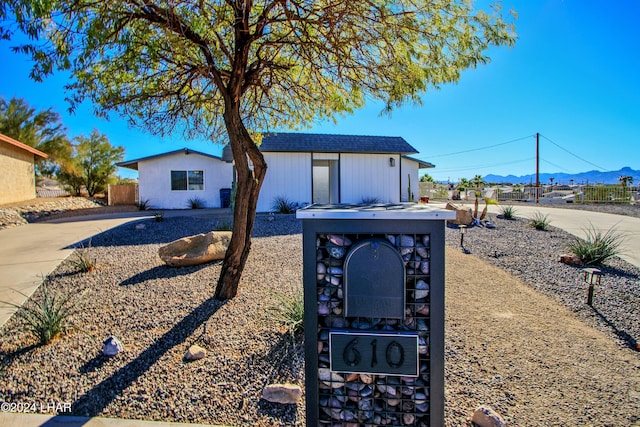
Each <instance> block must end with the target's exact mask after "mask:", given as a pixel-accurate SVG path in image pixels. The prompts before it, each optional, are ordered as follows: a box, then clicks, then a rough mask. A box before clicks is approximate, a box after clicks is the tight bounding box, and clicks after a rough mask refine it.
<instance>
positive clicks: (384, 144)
mask: <svg viewBox="0 0 640 427" xmlns="http://www.w3.org/2000/svg"><path fill="white" fill-rule="evenodd" d="M260 150H261V151H262V153H263V155H264V157H265V160H266V162H267V165H268V167H269V169H268V170H267V176H266V178H265V181H264V183H263V185H262V189H261V191H260V197H259V199H258V206H257V210H258V212H267V211H270V210H272V205H273V202H274V200H275V199H276V198H278V197H284V198H286V199H287V200H289V201H291V202H296V203H299V204H302V205H304V204H310V203H322V204H325V203H362V202H363V201H373V200H375V201H377V202H379V203H398V202H402V201H409V200H410V199H414V200H416V199H417V198H418V182H419V175H418V171H419V169H424V168H432V167H434V166H433V165H432V164H431V163H427V162H424V161H422V160H418V159H416V158H413V157H409V156H408V155H410V154H417V151H416V149H415V148H413V147H412V146H411V145H409V144H408V143H407V142H406V141H405V140H404V139H403V138H400V137H386V136H354V135H329V134H305V133H268V134H265V135H264V136H263V139H262V143H261V145H260ZM118 166H120V167H126V168H129V169H134V170H137V171H138V182H139V192H140V194H139V200H140V201H145V200H146V201H149V204H150V205H151V206H153V207H157V208H162V209H180V208H186V207H188V206H187V204H188V200H189V199H191V198H193V197H198V198H200V199H202V200H203V201H205V205H206V206H207V207H220V206H221V200H220V189H221V188H230V187H231V185H232V182H233V165H232V164H231V163H226V162H224V161H223V160H222V159H221V158H220V157H217V156H212V155H209V154H204V153H199V152H196V151H192V150H187V149H184V150H179V151H173V152H170V153H165V154H159V155H156V156H151V157H145V158H142V159H137V160H131V161H127V162H121V163H118ZM185 179H186V181H185ZM192 184H193V188H191V187H192ZM409 186H410V187H411V193H412V194H409Z"/></svg>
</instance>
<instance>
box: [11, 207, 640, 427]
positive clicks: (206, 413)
mask: <svg viewBox="0 0 640 427" xmlns="http://www.w3.org/2000/svg"><path fill="white" fill-rule="evenodd" d="M216 221H217V220H215V219H210V220H208V219H202V218H166V219H165V220H164V221H163V222H160V223H156V222H153V221H152V220H144V221H143V223H144V224H145V228H144V229H136V227H135V226H134V225H133V224H129V225H125V226H122V227H119V228H117V229H114V230H110V231H107V232H105V233H103V234H101V235H99V236H96V237H94V238H93V239H92V242H91V248H89V249H86V252H87V255H89V256H91V257H92V258H95V259H96V261H97V269H96V271H94V272H92V273H76V272H75V270H74V267H73V265H71V263H69V262H65V263H63V264H62V265H61V266H60V267H59V268H58V269H57V270H56V272H55V273H54V274H53V275H52V276H51V278H50V286H51V287H52V288H53V289H56V290H58V291H61V292H71V293H74V294H78V295H80V294H83V297H82V307H83V310H82V312H81V313H80V314H79V315H78V316H77V317H76V319H75V323H76V325H77V326H78V330H76V331H73V332H71V333H70V334H68V335H66V336H64V337H62V338H61V339H58V340H56V341H55V342H53V343H52V344H50V345H47V346H44V347H35V348H30V347H29V345H30V344H32V341H31V340H30V338H29V337H27V336H26V335H25V334H23V333H20V332H15V331H13V330H12V329H11V328H12V327H15V326H16V319H15V318H12V319H10V320H9V321H8V322H7V324H6V325H5V326H4V328H3V329H0V360H1V368H0V400H2V399H4V400H5V401H8V402H22V403H37V404H40V403H42V402H49V401H52V400H53V401H56V402H72V403H73V405H72V408H73V412H74V413H75V414H77V415H95V414H100V415H102V416H109V417H122V418H137V419H149V420H163V421H180V422H201V423H212V424H226V425H234V426H240V425H246V426H276V425H304V420H305V413H304V404H300V405H298V406H294V405H273V404H269V403H267V402H265V401H263V400H261V399H260V394H261V391H262V388H263V387H264V385H266V384H268V383H271V382H287V381H288V382H294V383H297V384H300V385H303V384H304V373H303V364H304V357H303V353H302V349H301V347H300V346H299V345H298V344H295V343H293V342H292V341H290V340H289V338H288V336H287V335H286V334H284V335H283V334H282V333H281V331H280V330H279V329H280V327H279V325H278V323H277V322H276V321H275V320H274V319H273V318H270V317H269V315H268V314H267V313H268V310H267V309H268V307H271V306H274V305H276V304H278V298H277V296H276V295H275V292H282V293H285V294H289V295H291V294H293V293H294V292H295V291H296V290H297V289H299V288H300V286H301V276H302V271H301V270H302V257H301V240H302V239H301V234H300V233H301V224H300V223H299V222H298V221H296V220H295V219H293V217H292V216H277V219H276V220H275V221H273V222H269V221H267V217H266V216H258V218H257V221H256V230H255V235H256V237H255V238H254V240H253V246H252V253H251V255H250V257H249V261H248V264H247V267H246V269H245V274H244V275H243V279H242V282H241V285H240V292H239V294H238V296H237V297H236V298H234V299H233V300H230V301H228V302H226V303H220V302H218V301H215V300H212V299H210V296H211V295H212V293H213V286H214V285H215V281H216V279H217V277H218V274H219V270H220V266H219V265H218V264H210V265H206V266H199V267H190V268H181V269H172V268H168V267H165V266H164V265H163V264H162V262H161V261H160V259H159V258H158V256H157V250H158V248H159V246H160V245H162V244H164V243H166V242H169V241H171V240H174V239H176V238H179V237H182V236H185V235H191V234H196V233H198V232H201V231H208V230H211V229H212V228H214V227H215V224H216ZM496 225H497V226H498V227H497V229H495V230H488V229H483V228H471V229H469V230H468V232H467V236H466V237H465V243H466V245H465V246H466V247H467V249H469V250H470V251H471V253H472V254H471V255H464V254H462V253H461V252H460V251H459V250H458V248H457V245H458V243H459V233H458V231H457V230H455V229H447V233H446V234H447V241H448V243H449V244H450V245H451V246H450V247H449V249H448V255H447V306H446V316H447V330H446V337H447V338H446V340H447V344H446V345H447V360H446V397H447V411H446V420H447V423H446V425H447V426H457V425H464V424H465V419H466V417H468V416H469V415H470V414H471V413H472V411H473V409H474V408H475V407H477V406H478V405H480V404H489V405H491V406H493V407H494V408H496V409H498V410H499V411H500V412H501V413H502V414H503V415H504V416H505V418H506V419H507V421H508V422H509V425H511V426H514V425H519V426H531V425H535V426H629V425H632V424H633V423H635V422H640V418H639V414H640V356H639V355H638V353H636V352H633V351H632V350H630V349H629V348H628V347H625V345H627V346H628V345H631V344H634V343H635V342H636V340H637V339H638V337H640V330H639V329H638V326H639V325H640V317H638V306H639V305H640V304H638V302H640V287H639V286H638V278H639V277H640V272H639V271H638V270H637V269H635V268H634V267H632V266H630V265H629V264H627V263H624V262H623V261H620V260H617V259H616V260H614V261H613V262H612V263H611V267H609V268H608V269H605V277H604V279H603V288H602V289H598V290H597V291H596V298H595V300H594V307H596V308H597V310H598V311H597V312H595V311H594V310H591V309H587V308H585V305H584V303H583V301H584V296H585V289H584V288H583V286H582V285H581V280H582V279H581V277H580V274H579V271H578V270H577V269H575V268H573V267H567V266H565V265H563V264H560V263H558V262H557V258H558V256H559V254H560V253H562V252H564V245H565V244H566V242H567V241H568V240H567V239H570V238H571V237H570V236H568V235H567V234H566V233H564V232H562V231H560V230H552V231H550V232H539V231H535V230H533V229H530V228H528V227H527V224H526V222H525V221H524V220H518V221H506V220H499V221H497V222H496ZM496 254H497V255H498V256H497V257H496V256H495V255H496ZM492 264H495V265H492ZM497 267H500V268H497ZM505 270H507V271H510V272H511V273H512V274H513V275H515V276H516V277H514V276H513V275H511V274H507V273H506V272H505ZM523 282H525V283H527V285H528V286H527V285H525V284H524V283H523ZM538 291H540V292H538ZM39 294H40V291H37V292H36V294H35V295H34V297H35V298H37V297H38V295H39ZM542 294H545V295H547V296H545V295H542ZM567 307H568V308H567ZM598 313H599V314H598ZM578 319H580V320H578ZM587 325H592V326H594V327H595V328H592V327H589V326H587ZM599 330H601V331H603V332H604V333H605V334H606V335H605V334H602V333H601V332H600V331H599ZM110 334H114V335H116V336H118V337H119V338H120V339H121V340H122V341H123V343H124V346H125V351H124V352H123V353H122V354H120V355H118V356H117V357H114V358H111V359H104V358H102V357H101V356H100V355H99V350H100V345H101V342H102V340H104V339H105V338H106V337H107V336H108V335H110ZM191 344H198V345H200V346H202V347H204V348H206V349H207V351H208V353H207V356H206V357H205V359H203V360H200V361H195V362H189V363H187V362H185V361H183V355H184V353H185V352H186V350H187V348H188V347H189V346H190V345H191Z"/></svg>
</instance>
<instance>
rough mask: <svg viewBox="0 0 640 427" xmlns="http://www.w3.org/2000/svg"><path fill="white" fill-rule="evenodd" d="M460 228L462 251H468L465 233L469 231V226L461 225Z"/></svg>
mask: <svg viewBox="0 0 640 427" xmlns="http://www.w3.org/2000/svg"><path fill="white" fill-rule="evenodd" d="M458 229H459V230H460V249H462V252H466V250H465V249H464V235H465V233H466V232H467V226H466V225H459V226H458Z"/></svg>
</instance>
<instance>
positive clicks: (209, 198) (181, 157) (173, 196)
mask: <svg viewBox="0 0 640 427" xmlns="http://www.w3.org/2000/svg"><path fill="white" fill-rule="evenodd" d="M172 170H174V171H177V170H202V171H204V190H191V191H189V190H171V171H172ZM138 177H139V178H138V188H139V190H138V191H139V200H140V201H141V202H142V201H148V203H149V205H150V206H151V207H152V208H157V209H188V208H189V200H190V199H193V198H198V199H200V200H202V201H203V202H204V204H205V207H208V208H219V207H221V204H220V189H221V188H231V184H232V182H233V166H232V165H231V163H225V162H223V161H221V160H217V159H215V158H212V157H207V156H202V155H200V154H197V153H193V152H192V153H190V154H185V153H184V152H180V153H175V154H172V155H168V156H163V157H157V158H153V159H148V160H144V161H140V162H139V163H138Z"/></svg>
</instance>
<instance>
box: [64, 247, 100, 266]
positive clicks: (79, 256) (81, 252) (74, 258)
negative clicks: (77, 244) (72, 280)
mask: <svg viewBox="0 0 640 427" xmlns="http://www.w3.org/2000/svg"><path fill="white" fill-rule="evenodd" d="M90 247H91V244H90V243H89V246H88V248H85V247H84V246H81V248H80V249H76V250H75V251H74V252H73V254H72V255H71V256H70V257H69V258H68V260H67V261H68V262H69V264H71V265H72V266H73V268H74V270H76V271H77V272H80V273H88V272H90V271H93V270H95V269H96V259H95V258H92V257H91V255H90V254H89V251H88V249H89V248H90Z"/></svg>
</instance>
